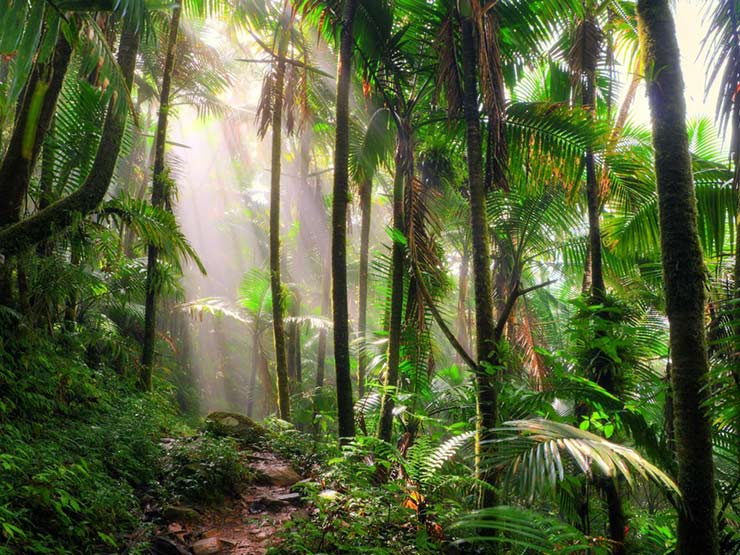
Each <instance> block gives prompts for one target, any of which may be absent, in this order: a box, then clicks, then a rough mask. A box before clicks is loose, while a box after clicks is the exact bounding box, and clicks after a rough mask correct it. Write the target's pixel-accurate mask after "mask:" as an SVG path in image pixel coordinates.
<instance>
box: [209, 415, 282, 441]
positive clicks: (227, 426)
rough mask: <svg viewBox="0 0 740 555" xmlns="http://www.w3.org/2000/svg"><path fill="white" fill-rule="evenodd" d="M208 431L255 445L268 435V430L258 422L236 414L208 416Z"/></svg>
mask: <svg viewBox="0 0 740 555" xmlns="http://www.w3.org/2000/svg"><path fill="white" fill-rule="evenodd" d="M206 430H208V431H209V432H211V433H213V434H216V435H219V436H227V437H233V438H236V439H238V440H239V441H243V442H245V443H255V442H256V441H259V440H260V439H262V438H264V437H265V436H266V435H267V430H265V428H263V427H262V426H260V425H259V424H257V422H255V421H254V420H252V419H251V418H249V417H248V416H244V415H243V414H239V413H236V412H212V413H211V414H209V415H208V416H206Z"/></svg>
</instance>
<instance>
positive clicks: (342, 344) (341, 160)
mask: <svg viewBox="0 0 740 555" xmlns="http://www.w3.org/2000/svg"><path fill="white" fill-rule="evenodd" d="M356 9H357V0H345V2H344V10H343V13H342V30H341V35H340V39H339V61H338V63H337V115H336V126H337V130H336V146H335V149H334V190H333V198H332V233H331V248H332V257H331V263H332V283H333V287H332V299H333V303H332V304H333V313H334V361H335V365H336V375H337V412H338V421H339V438H340V440H342V439H346V438H351V437H354V435H355V419H354V413H353V409H352V378H351V375H350V359H349V309H348V306H347V195H348V189H349V168H348V164H349V91H350V82H351V75H352V74H351V70H352V67H351V66H352V47H353V43H354V41H353V33H352V26H353V24H354V18H355V11H356Z"/></svg>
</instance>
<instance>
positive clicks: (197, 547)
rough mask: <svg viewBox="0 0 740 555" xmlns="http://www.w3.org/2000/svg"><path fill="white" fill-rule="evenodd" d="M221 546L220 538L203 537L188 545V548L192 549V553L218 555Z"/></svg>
mask: <svg viewBox="0 0 740 555" xmlns="http://www.w3.org/2000/svg"><path fill="white" fill-rule="evenodd" d="M221 548H222V546H221V540H219V539H218V538H205V539H203V540H198V541H197V542H195V543H194V544H193V545H191V546H190V549H192V550H193V555H219V554H220V553H221Z"/></svg>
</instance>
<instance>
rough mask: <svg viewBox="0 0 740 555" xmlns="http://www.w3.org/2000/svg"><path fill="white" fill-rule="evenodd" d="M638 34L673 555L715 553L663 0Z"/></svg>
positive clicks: (689, 219)
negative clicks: (665, 357) (674, 518)
mask: <svg viewBox="0 0 740 555" xmlns="http://www.w3.org/2000/svg"><path fill="white" fill-rule="evenodd" d="M637 13H638V16H639V22H640V40H641V43H642V50H643V56H644V62H643V67H644V68H646V69H647V70H648V72H649V73H648V75H647V86H648V98H649V102H650V111H651V114H652V125H653V146H654V148H655V171H656V175H657V184H658V199H659V217H660V230H661V250H662V261H663V279H664V281H665V283H664V287H665V296H666V312H667V315H668V321H669V323H670V349H671V381H672V386H673V406H674V411H675V412H674V414H675V434H676V438H675V440H676V458H677V461H678V485H679V487H680V490H681V493H682V495H683V507H684V509H683V510H681V511H680V513H679V518H678V553H679V555H696V554H697V553H704V554H707V555H714V554H716V553H718V540H717V522H716V514H715V489H714V468H713V462H712V437H711V425H710V421H709V418H708V416H707V413H706V412H705V408H704V407H703V403H704V401H705V399H706V394H707V390H706V386H707V381H708V360H707V347H706V340H705V327H704V326H705V321H704V316H705V312H704V310H705V294H704V287H705V273H704V259H703V254H702V249H701V245H700V243H699V236H698V233H697V223H696V218H697V213H696V196H695V192H694V183H693V176H692V170H691V157H690V155H689V146H688V135H687V131H686V121H685V120H686V103H685V100H684V82H683V75H682V73H681V60H680V53H679V48H678V41H677V39H676V27H675V23H674V20H673V15H672V13H671V10H670V5H669V2H668V0H638V2H637Z"/></svg>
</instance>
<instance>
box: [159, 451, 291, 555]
mask: <svg viewBox="0 0 740 555" xmlns="http://www.w3.org/2000/svg"><path fill="white" fill-rule="evenodd" d="M245 459H246V462H247V464H248V465H249V466H250V467H252V468H253V469H254V470H257V471H258V474H260V475H262V476H263V479H261V480H259V482H260V483H259V485H253V484H250V485H249V486H247V488H246V489H245V490H244V491H243V492H242V494H241V495H240V496H239V497H238V498H236V499H231V500H228V501H227V502H226V503H225V504H224V505H223V506H222V507H219V508H218V509H207V510H202V511H199V512H198V515H197V517H195V518H189V519H188V518H182V517H181V518H173V519H171V521H170V522H169V523H168V524H167V525H166V526H163V527H162V528H160V529H159V530H158V532H157V537H156V538H155V539H154V542H153V545H154V549H153V553H155V554H157V555H170V554H172V555H186V554H190V555H264V554H265V553H266V552H267V549H268V548H269V547H270V546H271V545H273V543H274V541H275V538H274V536H275V534H276V533H277V532H278V530H279V529H280V528H281V527H282V525H283V524H284V523H285V522H286V521H288V520H290V519H291V518H292V517H293V515H294V514H295V513H296V512H298V511H301V512H303V511H305V509H302V508H301V506H300V505H301V500H300V497H299V495H298V494H295V493H291V491H290V487H291V486H292V485H293V484H295V483H296V482H297V481H299V480H300V479H301V477H300V476H299V475H298V474H297V473H296V472H295V470H293V468H292V467H291V465H290V464H289V463H288V462H286V461H285V460H284V459H282V458H280V457H279V456H277V455H275V454H274V453H270V452H257V453H251V454H248V455H247V454H245ZM190 514H191V516H194V515H193V513H190ZM304 514H305V513H304Z"/></svg>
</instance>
